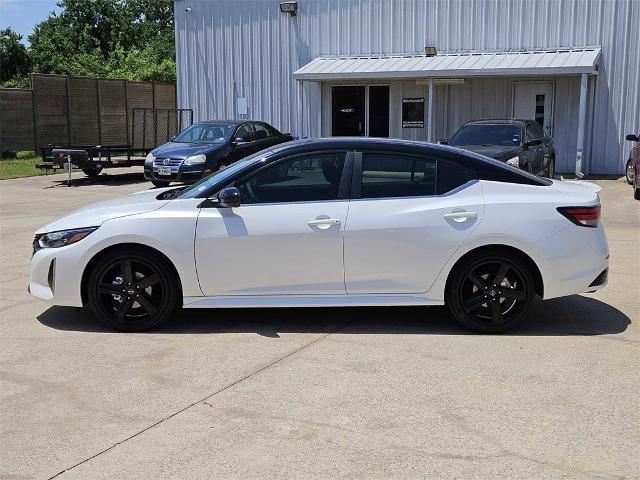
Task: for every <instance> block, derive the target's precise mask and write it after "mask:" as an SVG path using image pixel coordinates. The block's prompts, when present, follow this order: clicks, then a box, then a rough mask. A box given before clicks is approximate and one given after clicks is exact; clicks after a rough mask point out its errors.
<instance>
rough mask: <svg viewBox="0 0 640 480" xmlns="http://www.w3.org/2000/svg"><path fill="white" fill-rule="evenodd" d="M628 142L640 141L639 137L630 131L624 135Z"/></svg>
mask: <svg viewBox="0 0 640 480" xmlns="http://www.w3.org/2000/svg"><path fill="white" fill-rule="evenodd" d="M625 138H626V139H627V140H628V141H629V142H640V137H638V136H637V135H634V134H633V133H630V134H629V135H627V136H626V137H625Z"/></svg>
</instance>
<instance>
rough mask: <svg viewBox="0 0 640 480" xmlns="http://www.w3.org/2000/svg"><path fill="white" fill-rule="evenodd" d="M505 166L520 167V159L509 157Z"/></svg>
mask: <svg viewBox="0 0 640 480" xmlns="http://www.w3.org/2000/svg"><path fill="white" fill-rule="evenodd" d="M507 164H508V165H513V166H514V167H520V157H518V156H515V157H511V158H510V159H509V160H507Z"/></svg>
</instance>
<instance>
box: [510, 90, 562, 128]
mask: <svg viewBox="0 0 640 480" xmlns="http://www.w3.org/2000/svg"><path fill="white" fill-rule="evenodd" d="M553 94H554V85H553V82H516V83H514V87H513V117H514V118H521V119H524V120H534V121H536V122H538V124H540V126H542V127H543V128H544V129H545V131H546V132H547V134H549V135H552V134H553Z"/></svg>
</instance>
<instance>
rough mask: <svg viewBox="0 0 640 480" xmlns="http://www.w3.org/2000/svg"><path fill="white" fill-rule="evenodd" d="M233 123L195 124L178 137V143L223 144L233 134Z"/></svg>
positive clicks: (176, 139) (176, 140)
mask: <svg viewBox="0 0 640 480" xmlns="http://www.w3.org/2000/svg"><path fill="white" fill-rule="evenodd" d="M234 128H235V124H233V123H196V124H195V125H191V126H190V127H189V128H187V129H186V130H185V131H184V132H182V133H181V134H180V135H178V136H177V137H176V138H175V140H173V141H174V142H178V143H224V142H225V141H226V140H227V139H228V138H229V137H230V136H231V133H232V132H233V129H234Z"/></svg>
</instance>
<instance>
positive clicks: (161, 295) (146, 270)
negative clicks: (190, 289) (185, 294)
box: [87, 249, 179, 331]
mask: <svg viewBox="0 0 640 480" xmlns="http://www.w3.org/2000/svg"><path fill="white" fill-rule="evenodd" d="M175 277H176V275H175V273H174V272H173V270H172V268H171V267H170V266H169V265H167V262H166V261H165V260H164V259H162V258H158V257H156V258H154V257H152V256H151V255H148V254H147V253H146V252H141V251H138V250H137V249H123V250H122V251H118V252H110V253H109V254H107V255H105V257H103V258H101V259H100V260H99V261H98V262H97V264H96V265H95V266H94V268H93V270H92V272H91V275H90V277H89V282H88V284H87V295H88V298H89V303H90V305H91V309H92V310H93V312H94V313H95V315H96V316H97V317H98V318H99V319H100V320H101V321H102V322H104V323H106V324H107V325H109V326H110V327H112V328H115V329H117V330H123V331H142V330H147V329H149V328H152V327H154V326H156V325H158V324H159V323H161V322H163V321H164V320H166V319H167V318H169V317H170V316H171V314H172V313H173V312H174V310H175V308H176V306H177V302H178V298H179V296H178V293H179V290H178V287H177V285H178V284H179V282H178V281H177V279H176V278H175Z"/></svg>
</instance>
